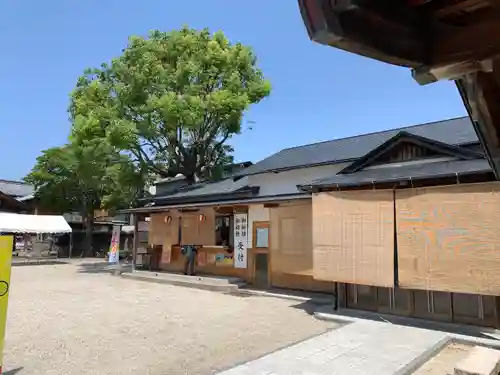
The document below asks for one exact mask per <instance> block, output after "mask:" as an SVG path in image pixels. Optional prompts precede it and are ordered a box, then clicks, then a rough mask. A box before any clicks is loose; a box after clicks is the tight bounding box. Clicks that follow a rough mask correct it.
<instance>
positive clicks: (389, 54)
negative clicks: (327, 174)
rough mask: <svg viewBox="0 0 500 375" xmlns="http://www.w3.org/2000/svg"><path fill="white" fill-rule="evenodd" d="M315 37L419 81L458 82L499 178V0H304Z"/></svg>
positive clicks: (303, 10)
mask: <svg viewBox="0 0 500 375" xmlns="http://www.w3.org/2000/svg"><path fill="white" fill-rule="evenodd" d="M299 6H300V11H301V14H302V18H303V21H304V24H305V26H306V28H307V31H308V33H309V36H310V38H311V39H312V40H313V41H315V42H318V43H321V44H325V45H329V46H332V47H335V48H339V49H342V50H345V51H348V52H352V53H355V54H358V55H362V56H365V57H369V58H372V59H375V60H378V61H382V62H386V63H388V64H392V65H399V66H404V67H408V68H411V69H412V73H411V74H412V76H413V78H414V79H415V80H416V81H417V82H418V83H419V84H428V83H432V82H435V81H438V80H445V79H447V80H456V81H457V86H458V87H459V90H460V93H461V96H462V98H463V100H464V104H465V105H466V107H467V109H468V111H469V115H470V117H471V119H472V121H473V123H474V128H475V130H476V133H477V135H478V138H479V139H480V141H481V144H482V146H483V148H484V150H485V154H486V155H487V157H488V160H489V162H490V164H491V167H492V169H493V171H494V172H495V175H496V177H497V178H498V177H499V176H500V38H499V37H498V35H500V2H498V1H490V2H488V1H484V0H462V1H455V0H411V1H410V0H407V1H404V0H299Z"/></svg>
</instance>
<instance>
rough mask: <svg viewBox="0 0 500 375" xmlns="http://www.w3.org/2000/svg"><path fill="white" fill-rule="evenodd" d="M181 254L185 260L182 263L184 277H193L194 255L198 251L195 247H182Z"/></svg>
mask: <svg viewBox="0 0 500 375" xmlns="http://www.w3.org/2000/svg"><path fill="white" fill-rule="evenodd" d="M182 250H183V253H184V254H185V256H186V260H185V262H184V275H190V276H194V275H195V263H196V254H197V253H198V250H197V249H196V247H195V246H192V245H186V246H184V247H183V249H182Z"/></svg>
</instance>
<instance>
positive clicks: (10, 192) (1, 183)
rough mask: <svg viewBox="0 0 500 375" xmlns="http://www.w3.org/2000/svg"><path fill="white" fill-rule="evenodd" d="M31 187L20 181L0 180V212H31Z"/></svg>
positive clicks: (32, 190)
mask: <svg viewBox="0 0 500 375" xmlns="http://www.w3.org/2000/svg"><path fill="white" fill-rule="evenodd" d="M33 192H34V189H33V186H31V185H29V184H27V183H24V182H22V181H11V180H2V179H0V211H2V212H19V213H21V212H31V211H32V205H31V201H32V200H33Z"/></svg>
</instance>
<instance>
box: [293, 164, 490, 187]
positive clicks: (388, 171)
mask: <svg viewBox="0 0 500 375" xmlns="http://www.w3.org/2000/svg"><path fill="white" fill-rule="evenodd" d="M487 172H491V167H490V165H489V163H488V160H486V159H472V160H443V161H433V162H424V163H421V164H412V165H408V164H404V163H402V164H395V166H393V167H388V166H384V168H376V169H365V170H361V171H359V172H356V173H351V174H339V175H333V176H330V177H328V178H323V179H318V180H315V181H313V182H311V183H308V184H305V185H303V186H302V189H303V190H310V189H312V188H331V187H350V186H363V185H368V184H373V183H384V182H398V181H410V180H421V179H428V178H438V177H448V176H454V175H458V176H460V175H466V174H475V173H487Z"/></svg>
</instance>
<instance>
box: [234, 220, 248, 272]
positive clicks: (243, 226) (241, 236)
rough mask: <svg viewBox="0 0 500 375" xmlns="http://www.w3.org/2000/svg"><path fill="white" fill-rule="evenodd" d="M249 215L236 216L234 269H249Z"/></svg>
mask: <svg viewBox="0 0 500 375" xmlns="http://www.w3.org/2000/svg"><path fill="white" fill-rule="evenodd" d="M247 241H248V215H247V214H235V215H234V267H235V268H247V264H248V262H247Z"/></svg>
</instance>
